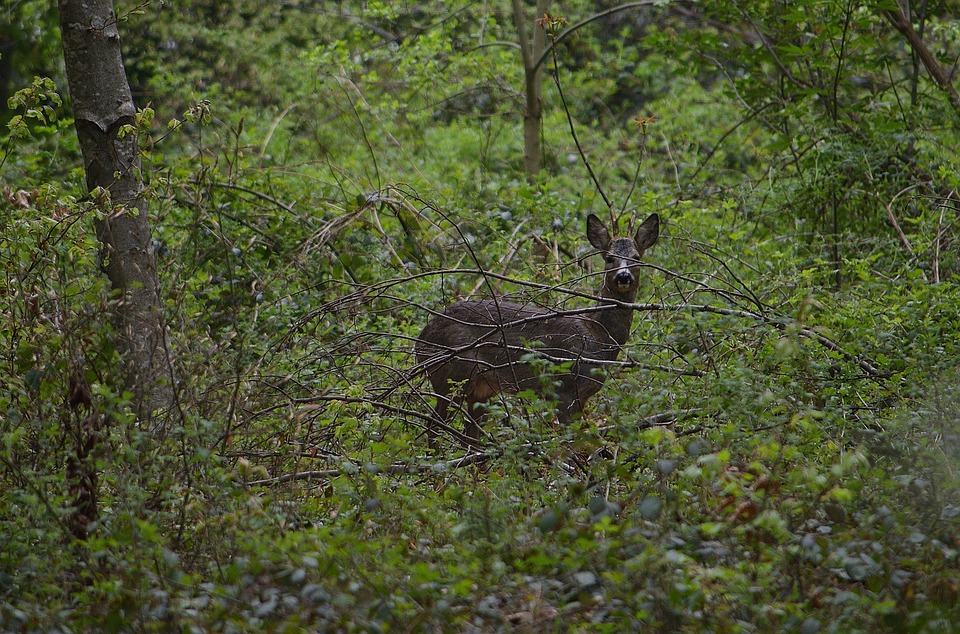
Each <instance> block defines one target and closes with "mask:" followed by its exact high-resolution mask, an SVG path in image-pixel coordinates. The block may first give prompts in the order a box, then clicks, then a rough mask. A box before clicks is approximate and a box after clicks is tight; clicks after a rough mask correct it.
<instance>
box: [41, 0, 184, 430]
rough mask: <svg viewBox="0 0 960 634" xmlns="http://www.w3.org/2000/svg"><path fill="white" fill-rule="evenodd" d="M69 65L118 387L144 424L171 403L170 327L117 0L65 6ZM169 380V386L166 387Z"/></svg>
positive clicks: (71, 1) (63, 2) (62, 2)
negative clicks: (93, 194)
mask: <svg viewBox="0 0 960 634" xmlns="http://www.w3.org/2000/svg"><path fill="white" fill-rule="evenodd" d="M58 5H59V9H60V29H61V33H62V37H63V58H64V62H65V63H66V71H67V81H68V84H69V88H70V97H71V100H72V102H73V114H74V119H75V125H76V129H77V135H78V137H79V139H80V149H81V151H82V153H83V163H84V169H85V171H86V177H87V187H88V188H89V189H90V190H91V191H94V190H96V189H97V188H100V192H101V195H100V196H99V197H98V200H100V201H101V202H102V203H103V204H102V205H101V208H100V211H101V212H102V214H103V215H102V217H101V218H100V219H98V220H97V221H96V223H95V228H96V233H97V238H98V239H99V241H100V243H101V245H102V246H101V249H102V250H101V257H102V266H103V269H104V272H105V273H106V275H107V277H108V279H109V280H110V284H111V287H112V289H113V292H114V293H115V295H116V297H117V299H119V301H118V302H117V303H116V308H115V314H114V327H115V329H116V337H117V341H116V343H117V349H118V351H119V353H120V355H121V357H122V361H123V367H122V375H121V377H120V379H119V380H118V383H119V384H120V386H121V387H123V388H124V389H126V390H128V391H130V392H131V393H132V394H133V397H134V405H135V408H136V412H137V415H138V417H139V419H140V422H141V425H146V426H151V427H152V426H153V423H152V416H153V413H154V411H156V410H157V409H158V408H163V407H165V406H167V405H168V404H169V403H170V401H171V395H172V385H171V382H170V380H169V374H168V373H167V372H165V369H166V368H167V367H168V357H167V355H166V347H165V344H164V342H165V337H164V331H163V328H164V320H163V314H162V305H161V301H160V285H159V281H158V279H157V267H156V259H155V256H154V249H153V242H152V239H151V234H150V224H149V218H148V214H147V205H146V201H145V199H144V197H143V178H142V174H141V171H140V154H139V147H138V143H137V134H136V130H135V128H134V129H132V130H131V129H128V130H127V133H126V134H124V135H122V136H121V135H120V134H119V133H120V131H121V129H122V128H124V126H133V125H135V116H136V107H135V106H134V103H133V97H132V95H131V93H130V84H129V83H128V81H127V76H126V72H125V70H124V66H123V59H122V58H121V55H120V36H119V34H118V32H117V17H116V14H115V13H114V10H113V2H112V0H59V1H58ZM165 379H166V380H165Z"/></svg>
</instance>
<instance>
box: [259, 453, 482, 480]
mask: <svg viewBox="0 0 960 634" xmlns="http://www.w3.org/2000/svg"><path fill="white" fill-rule="evenodd" d="M498 454H499V452H498V451H493V450H490V451H480V452H473V453H467V454H464V455H462V456H460V457H459V458H454V459H453V460H445V461H443V462H435V463H432V464H405V463H402V462H399V463H394V464H390V465H385V466H383V467H378V468H377V471H378V472H379V473H391V474H392V473H400V474H416V473H443V472H445V471H449V470H450V469H459V468H460V467H466V466H469V465H473V464H479V463H481V462H486V461H487V460H489V459H491V458H493V457H495V456H496V455H498ZM349 464H351V465H352V464H353V463H349ZM354 469H356V470H357V471H360V468H359V467H356V466H355V465H354ZM350 471H351V470H350V469H344V468H343V467H341V468H339V469H324V470H322V471H299V472H297V473H286V474H284V475H282V476H277V477H275V478H264V479H263V480H253V481H251V482H247V483H246V484H247V486H250V487H255V486H272V485H275V484H283V483H284V482H293V481H296V480H328V479H330V478H333V477H336V476H338V475H344V474H349V473H350Z"/></svg>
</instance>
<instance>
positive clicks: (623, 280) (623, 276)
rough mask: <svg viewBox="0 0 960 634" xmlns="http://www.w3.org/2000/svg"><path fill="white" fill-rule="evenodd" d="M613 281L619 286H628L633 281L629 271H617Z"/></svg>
mask: <svg viewBox="0 0 960 634" xmlns="http://www.w3.org/2000/svg"><path fill="white" fill-rule="evenodd" d="M613 281H614V282H616V284H617V286H619V287H620V288H628V287H629V286H630V285H631V284H632V283H633V275H631V274H630V271H618V272H617V275H616V277H614V278H613Z"/></svg>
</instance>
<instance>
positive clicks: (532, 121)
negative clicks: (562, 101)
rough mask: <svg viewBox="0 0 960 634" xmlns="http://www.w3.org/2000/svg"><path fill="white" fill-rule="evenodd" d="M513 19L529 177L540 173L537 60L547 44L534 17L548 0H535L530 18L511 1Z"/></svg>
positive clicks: (541, 14)
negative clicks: (521, 90) (517, 51)
mask: <svg viewBox="0 0 960 634" xmlns="http://www.w3.org/2000/svg"><path fill="white" fill-rule="evenodd" d="M512 2H513V21H514V24H516V27H517V38H518V39H519V42H520V56H521V58H522V60H523V97H524V110H523V170H524V171H525V172H526V173H527V177H528V178H530V179H531V180H533V178H534V176H536V175H537V174H538V173H539V172H540V166H541V165H540V163H541V161H540V155H541V153H542V151H541V148H540V120H541V118H542V116H543V99H542V93H543V65H542V64H540V63H539V60H540V58H541V57H542V55H543V52H544V51H545V50H546V45H547V32H546V30H545V29H543V28H541V26H540V25H539V24H537V22H536V20H539V19H541V18H543V17H544V15H545V14H546V13H547V10H548V9H549V8H550V5H551V4H552V0H537V4H536V9H535V11H536V15H535V17H534V18H530V17H529V16H528V15H527V12H526V11H525V10H524V6H523V1H522V0H512Z"/></svg>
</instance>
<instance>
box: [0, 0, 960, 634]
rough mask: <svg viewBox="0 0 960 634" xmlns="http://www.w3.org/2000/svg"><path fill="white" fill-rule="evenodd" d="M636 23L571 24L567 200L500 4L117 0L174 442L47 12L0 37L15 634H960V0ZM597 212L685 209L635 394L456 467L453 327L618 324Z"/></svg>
mask: <svg viewBox="0 0 960 634" xmlns="http://www.w3.org/2000/svg"><path fill="white" fill-rule="evenodd" d="M635 4H637V5H638V6H634V7H632V8H629V9H625V10H622V11H609V12H607V13H606V14H605V15H603V16H599V17H597V18H596V19H592V20H591V19H589V18H590V17H591V16H595V15H596V14H598V13H599V12H603V11H606V10H607V9H611V8H613V7H614V6H615V5H614V4H613V3H607V2H584V1H580V0H577V1H571V2H566V3H562V4H560V5H557V6H554V7H553V8H552V9H551V15H552V16H554V18H555V19H556V18H563V20H564V21H559V20H557V21H552V20H547V21H546V22H544V21H543V20H541V22H540V24H542V25H544V26H546V27H548V28H550V29H551V31H550V32H551V33H552V34H553V36H554V37H556V36H558V35H559V34H560V33H564V32H565V29H567V28H569V27H570V26H572V25H575V24H577V23H578V22H580V21H585V24H583V25H582V26H578V27H577V28H576V29H575V30H574V31H572V32H571V33H570V34H569V35H564V37H563V38H562V40H560V41H559V42H558V43H557V45H556V47H555V49H554V53H555V57H554V55H547V56H545V62H544V67H545V69H546V72H545V74H544V80H543V81H544V83H543V91H542V93H543V94H542V98H543V117H542V120H541V122H540V129H541V143H542V157H541V158H542V166H543V168H542V170H541V171H540V172H539V173H537V174H534V175H530V174H527V173H525V172H524V165H525V162H524V151H525V147H524V136H523V113H524V112H525V106H526V104H525V101H524V91H523V90H524V66H523V64H522V62H521V58H520V52H519V50H518V46H519V45H518V43H517V42H518V32H517V27H516V25H515V23H514V18H513V13H512V8H511V3H508V2H505V1H503V2H496V3H478V2H471V1H467V0H457V1H456V2H438V1H435V0H424V1H420V2H406V1H404V2H359V1H357V2H347V1H345V2H337V3H330V2H315V1H311V0H292V1H290V2H284V3H268V2H255V1H253V0H230V1H228V2H213V1H211V0H188V1H184V2H177V3H163V4H161V3H147V4H146V5H141V3H139V2H126V1H125V2H123V3H122V4H118V5H117V13H118V15H119V16H120V19H121V26H120V34H121V37H122V39H123V45H124V51H125V63H126V66H127V74H128V77H129V78H130V82H131V86H132V88H133V92H134V95H135V98H136V99H137V101H138V105H139V106H140V107H141V108H142V109H143V110H142V112H141V116H140V117H139V118H138V122H137V124H138V125H139V129H140V131H141V136H140V143H141V146H142V152H143V155H142V158H143V169H144V174H143V177H144V181H145V184H146V187H147V192H146V193H147V197H148V201H149V209H150V214H151V218H150V219H151V224H152V228H153V233H154V236H155V243H156V250H157V256H158V265H159V269H160V277H161V282H162V286H163V289H164V302H165V308H166V320H167V323H168V327H169V328H168V340H169V345H170V348H171V350H172V352H173V355H174V359H175V363H174V366H175V381H176V385H177V388H178V389H177V399H176V403H175V405H174V407H173V408H171V410H170V411H169V412H165V413H163V414H161V415H160V419H162V420H163V421H165V423H164V424H163V425H158V426H156V427H148V426H146V425H142V424H141V423H140V422H139V421H138V420H137V419H136V415H135V414H134V413H133V412H132V411H131V407H130V395H129V394H127V393H125V392H124V391H123V390H122V388H121V387H119V386H121V385H122V384H123V381H122V380H121V378H120V375H121V373H122V372H123V359H121V358H120V356H119V354H118V352H117V349H116V347H115V339H114V336H113V333H112V332H111V322H110V320H109V318H108V313H109V310H110V306H111V302H112V301H115V300H113V299H112V298H111V295H110V292H109V285H108V282H107V280H106V278H105V277H104V275H103V273H102V271H101V265H102V261H101V258H102V257H104V256H103V254H101V253H100V252H99V249H100V245H99V243H98V242H97V240H96V236H95V235H94V230H93V226H94V217H95V215H96V212H95V211H94V208H95V207H94V205H93V204H92V203H91V201H90V198H89V196H88V195H87V193H86V190H85V188H84V177H83V161H82V159H81V156H80V150H79V145H78V142H77V137H76V132H75V131H74V128H73V125H72V119H71V118H70V117H71V116H72V115H71V109H70V101H69V96H68V94H67V90H66V83H65V80H64V79H63V78H62V76H61V74H60V73H61V71H60V70H59V69H60V67H61V62H60V61H59V60H58V58H57V55H59V35H58V33H57V29H56V28H55V27H54V24H52V23H51V22H53V23H55V22H56V19H55V18H51V17H50V13H52V12H53V8H52V7H48V6H47V5H48V3H46V2H38V1H25V2H19V3H14V6H13V7H11V8H5V9H2V10H0V15H3V16H4V18H5V19H6V20H7V24H5V25H4V26H3V27H2V28H0V44H3V43H4V42H6V41H7V40H8V39H10V38H13V39H12V40H11V41H13V42H14V44H15V45H14V46H13V48H12V49H10V50H8V49H6V48H4V49H3V50H2V51H0V52H2V54H3V55H4V56H8V57H7V59H6V63H5V65H4V66H2V67H0V70H2V69H3V68H6V69H8V70H7V71H6V73H7V74H4V75H3V76H2V78H3V79H9V80H10V81H9V85H8V86H6V87H4V88H5V90H8V91H9V94H10V95H11V99H10V101H9V106H10V111H9V112H8V113H7V115H6V117H5V118H4V122H5V123H6V122H9V124H8V125H7V127H6V128H5V129H4V132H3V138H2V139H0V183H2V186H3V198H2V200H0V272H2V278H0V314H2V319H3V323H4V324H5V327H4V328H3V329H0V385H3V386H4V389H3V390H0V630H3V631H31V632H32V631H104V632H114V631H143V632H146V631H198V632H200V631H223V632H236V631H251V632H260V631H271V632H273V631H276V632H294V631H304V630H305V631H512V630H520V631H589V632H624V631H664V632H674V631H682V632H774V631H777V632H779V631H795V632H803V633H813V632H871V633H875V632H950V631H955V630H957V629H960V625H957V624H958V623H960V607H958V606H960V566H958V549H960V494H958V492H960V475H958V469H960V373H958V371H957V368H956V366H957V361H958V359H960V285H958V281H960V255H958V250H957V242H956V240H957V228H956V227H957V212H958V209H960V204H958V200H960V197H958V193H957V192H958V189H960V176H958V174H960V147H958V146H960V128H958V120H960V119H958V116H957V115H958V111H960V103H958V101H957V100H956V99H955V94H956V93H955V91H954V89H953V88H952V87H951V86H950V85H949V83H947V84H944V83H942V82H940V81H939V80H938V79H937V69H936V68H935V67H932V66H929V63H930V60H933V62H934V63H939V64H942V66H943V68H946V69H947V75H949V71H950V70H951V69H952V66H951V65H952V64H953V60H955V59H956V58H957V56H958V54H960V47H958V36H960V21H958V20H957V18H956V16H955V14H956V6H955V3H952V2H945V3H930V4H929V5H928V4H926V3H923V4H922V7H921V6H916V7H912V10H913V14H912V16H911V17H912V22H911V21H906V22H905V23H906V24H907V26H909V27H910V28H909V29H905V27H904V26H903V25H904V21H903V20H901V19H900V18H902V15H903V13H902V11H903V10H904V9H905V8H906V5H904V3H903V2H901V3H900V4H899V5H898V4H897V3H896V2H892V1H890V2H862V3H861V2H857V1H851V2H848V3H823V2H814V1H812V0H798V1H796V2H789V3H782V2H772V1H766V0H749V1H744V2H737V3H728V2H720V1H714V0H707V1H705V2H698V3H690V4H687V3H648V4H644V3H635ZM918 4H919V3H918ZM640 5H642V6H640ZM901 5H903V6H901ZM527 13H528V16H527V17H528V21H527V26H528V27H529V28H530V30H531V31H532V29H533V28H534V26H535V25H534V23H533V20H534V18H536V17H542V16H536V15H535V14H534V11H533V8H532V7H527ZM35 20H38V21H39V22H35ZM24 24H43V25H44V26H45V28H38V29H35V30H30V29H24V28H22V27H23V25H24ZM46 27H49V28H46ZM536 28H540V27H539V26H537V27H536ZM911 33H912V35H911ZM11 34H12V35H11ZM4 38H7V39H4ZM943 68H941V69H940V70H943ZM34 75H41V76H43V78H42V79H34ZM561 90H562V98H561ZM571 125H572V129H573V131H575V135H576V136H575V137H574V135H573V134H572V132H571ZM584 159H586V160H587V161H588V162H589V165H590V167H591V169H592V171H593V173H594V174H595V176H596V181H597V183H599V188H598V187H597V186H596V185H595V184H594V181H593V180H592V179H591V176H590V174H589V173H588V171H587V169H585V164H584ZM601 190H602V191H601ZM605 198H606V199H607V200H609V201H610V202H611V203H612V205H613V210H612V211H613V213H614V214H615V215H616V216H617V217H618V218H620V219H621V229H622V231H623V232H626V228H627V222H628V220H630V219H634V218H636V219H637V220H641V219H642V218H645V217H646V216H647V215H649V214H650V213H653V212H656V213H658V214H660V216H661V218H662V220H663V228H662V235H661V239H660V241H659V243H658V244H657V245H656V246H655V247H654V248H652V249H651V250H650V251H649V253H648V254H647V256H646V264H647V265H648V266H646V267H645V268H644V269H643V274H644V279H643V280H642V282H641V288H640V294H639V296H638V299H637V302H638V305H637V313H636V318H635V321H634V330H633V335H632V337H631V340H630V343H629V344H628V349H627V351H626V354H625V355H623V356H621V359H622V360H624V361H625V364H624V367H619V368H615V369H614V370H613V371H612V372H611V375H610V377H609V378H608V380H607V384H606V386H605V388H604V389H603V391H601V392H600V394H599V395H597V396H596V397H595V398H594V399H593V400H592V401H591V402H590V405H589V406H588V411H587V416H586V417H585V418H583V419H581V420H578V421H575V422H574V423H573V425H572V426H570V427H569V428H560V427H558V426H557V424H556V423H555V421H554V420H553V410H552V407H551V404H550V403H548V402H543V401H542V400H539V399H538V398H537V397H536V396H535V395H532V394H520V395H518V396H516V397H505V398H503V399H501V400H497V401H495V403H496V404H495V405H492V406H491V411H490V416H489V417H488V422H487V425H486V428H485V432H486V434H487V437H486V439H485V448H484V450H483V451H475V450H466V449H464V448H463V446H462V445H461V444H460V443H459V442H458V441H457V439H456V438H455V436H454V435H453V434H446V435H442V436H441V438H440V439H439V442H438V443H437V445H436V446H435V447H432V448H431V447H428V444H427V440H426V434H425V429H426V424H427V421H428V418H429V415H430V411H431V405H432V399H431V397H430V393H429V384H428V383H427V382H426V381H425V379H424V377H423V376H422V373H421V372H419V371H418V369H417V368H416V367H415V360H414V358H413V355H412V348H413V341H414V339H415V338H416V336H417V335H418V333H419V332H420V329H421V328H422V327H423V325H424V324H425V323H426V320H427V318H428V316H429V314H430V311H435V310H439V309H441V308H442V307H443V306H445V305H447V304H449V303H450V302H452V301H454V300H455V299H456V298H459V297H464V296H488V295H489V294H490V293H496V294H497V295H502V296H510V297H511V298H512V299H514V300H519V301H530V302H536V303H538V304H540V305H546V306H551V307H558V308H559V307H562V308H575V307H579V306H585V305H587V304H588V303H589V301H590V300H589V299H587V298H585V297H583V295H590V294H591V293H593V292H594V291H595V289H594V286H595V284H596V280H597V278H596V276H595V275H594V273H595V271H596V269H597V267H598V266H599V262H598V261H599V258H597V257H593V256H591V257H587V254H589V252H590V251H589V246H588V245H587V244H586V239H585V236H584V220H585V218H586V216H587V214H588V213H591V212H592V213H596V214H598V215H600V216H601V217H603V218H604V219H605V220H606V219H608V218H610V214H611V211H610V210H608V209H607V207H606V203H605ZM591 260H597V261H591ZM478 269H482V270H483V271H485V272H488V273H489V274H487V275H482V274H480V273H478ZM571 291H573V293H571ZM461 424H462V420H461V418H460V417H458V418H457V420H456V421H455V423H454V426H455V427H456V428H457V429H460V428H461V427H460V425H461ZM91 474H93V475H92V476H91ZM91 495H92V496H94V497H95V499H93V500H91V499H89V497H90V496H91ZM78 521H79V522H82V523H85V524H86V525H85V526H83V531H82V532H83V533H84V535H83V537H84V538H77V537H76V536H75V535H77V526H78V524H77V523H78Z"/></svg>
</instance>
